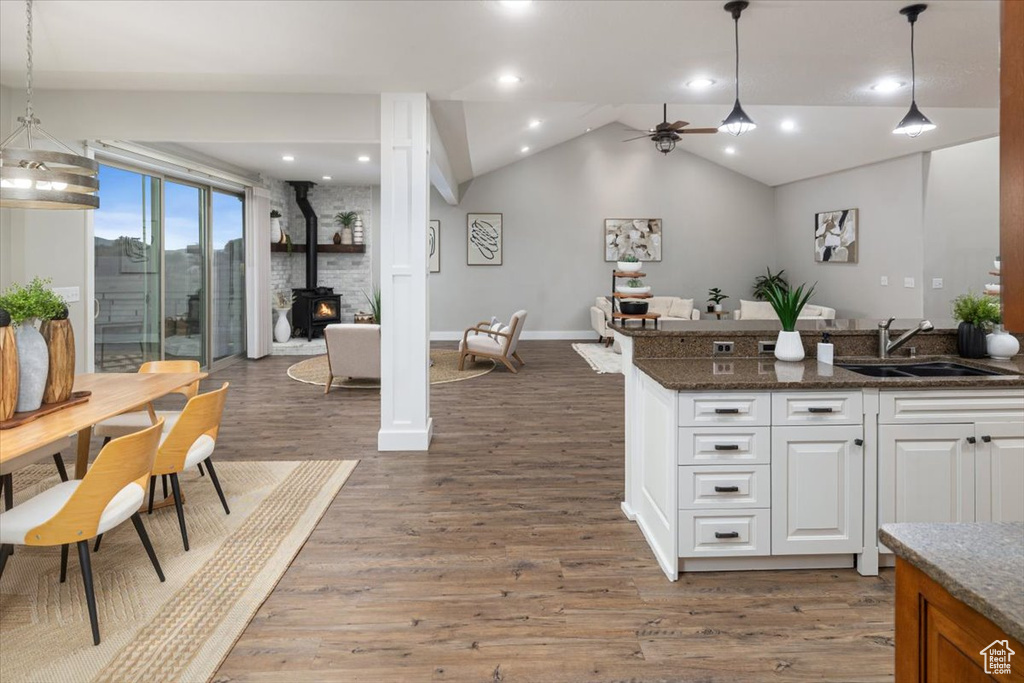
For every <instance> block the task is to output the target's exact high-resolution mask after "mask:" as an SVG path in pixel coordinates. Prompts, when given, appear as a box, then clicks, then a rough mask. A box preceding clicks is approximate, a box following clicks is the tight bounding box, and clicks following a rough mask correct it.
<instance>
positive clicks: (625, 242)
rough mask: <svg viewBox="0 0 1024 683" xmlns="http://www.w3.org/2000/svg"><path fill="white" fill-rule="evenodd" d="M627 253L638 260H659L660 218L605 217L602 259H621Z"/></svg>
mask: <svg viewBox="0 0 1024 683" xmlns="http://www.w3.org/2000/svg"><path fill="white" fill-rule="evenodd" d="M627 254H632V255H633V256H636V258H637V260H639V261H660V260H661V219H660V218H606V219H605V221H604V260H605V261H621V260H622V257H624V256H626V255H627Z"/></svg>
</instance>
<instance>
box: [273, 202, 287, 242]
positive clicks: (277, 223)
mask: <svg viewBox="0 0 1024 683" xmlns="http://www.w3.org/2000/svg"><path fill="white" fill-rule="evenodd" d="M281 242H284V232H283V231H282V230H281V212H280V211H278V210H277V209H273V210H272V211H271V212H270V243H271V244H280V243H281Z"/></svg>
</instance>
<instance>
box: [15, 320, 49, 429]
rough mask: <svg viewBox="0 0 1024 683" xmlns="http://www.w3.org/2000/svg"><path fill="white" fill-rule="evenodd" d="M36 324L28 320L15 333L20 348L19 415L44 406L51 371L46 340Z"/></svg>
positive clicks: (16, 408)
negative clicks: (47, 381) (47, 378)
mask: <svg viewBox="0 0 1024 683" xmlns="http://www.w3.org/2000/svg"><path fill="white" fill-rule="evenodd" d="M34 323H35V321H34V320H26V321H25V322H23V323H21V324H20V325H18V329H16V330H15V331H14V339H15V343H16V344H17V346H18V405H17V407H15V409H14V411H15V412H17V413H24V412H29V411H33V410H38V409H39V406H41V405H43V392H44V391H45V390H46V375H47V374H48V373H49V371H50V353H49V351H48V350H47V348H46V340H45V339H43V335H41V334H40V333H39V330H37V329H36V326H35V324H34Z"/></svg>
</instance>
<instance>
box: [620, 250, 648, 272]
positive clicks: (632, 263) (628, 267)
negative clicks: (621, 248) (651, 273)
mask: <svg viewBox="0 0 1024 683" xmlns="http://www.w3.org/2000/svg"><path fill="white" fill-rule="evenodd" d="M615 267H616V268H617V269H618V271H619V272H620V273H639V272H640V269H641V268H642V267H643V264H642V263H640V259H638V258H637V257H636V255H635V254H626V255H625V256H623V257H622V258H621V259H619V260H618V262H617V263H616V264H615Z"/></svg>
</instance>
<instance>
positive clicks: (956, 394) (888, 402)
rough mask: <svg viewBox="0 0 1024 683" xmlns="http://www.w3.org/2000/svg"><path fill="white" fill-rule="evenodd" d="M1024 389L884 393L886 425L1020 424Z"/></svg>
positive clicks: (880, 401) (882, 410) (881, 398)
mask: <svg viewBox="0 0 1024 683" xmlns="http://www.w3.org/2000/svg"><path fill="white" fill-rule="evenodd" d="M1021 420H1024V389H995V390H986V389H974V390H968V391H901V392H885V391H883V392H881V393H880V394H879V397H878V421H879V422H880V423H882V424H905V423H906V424H935V423H938V424H950V423H953V422H1020V421H1021Z"/></svg>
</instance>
